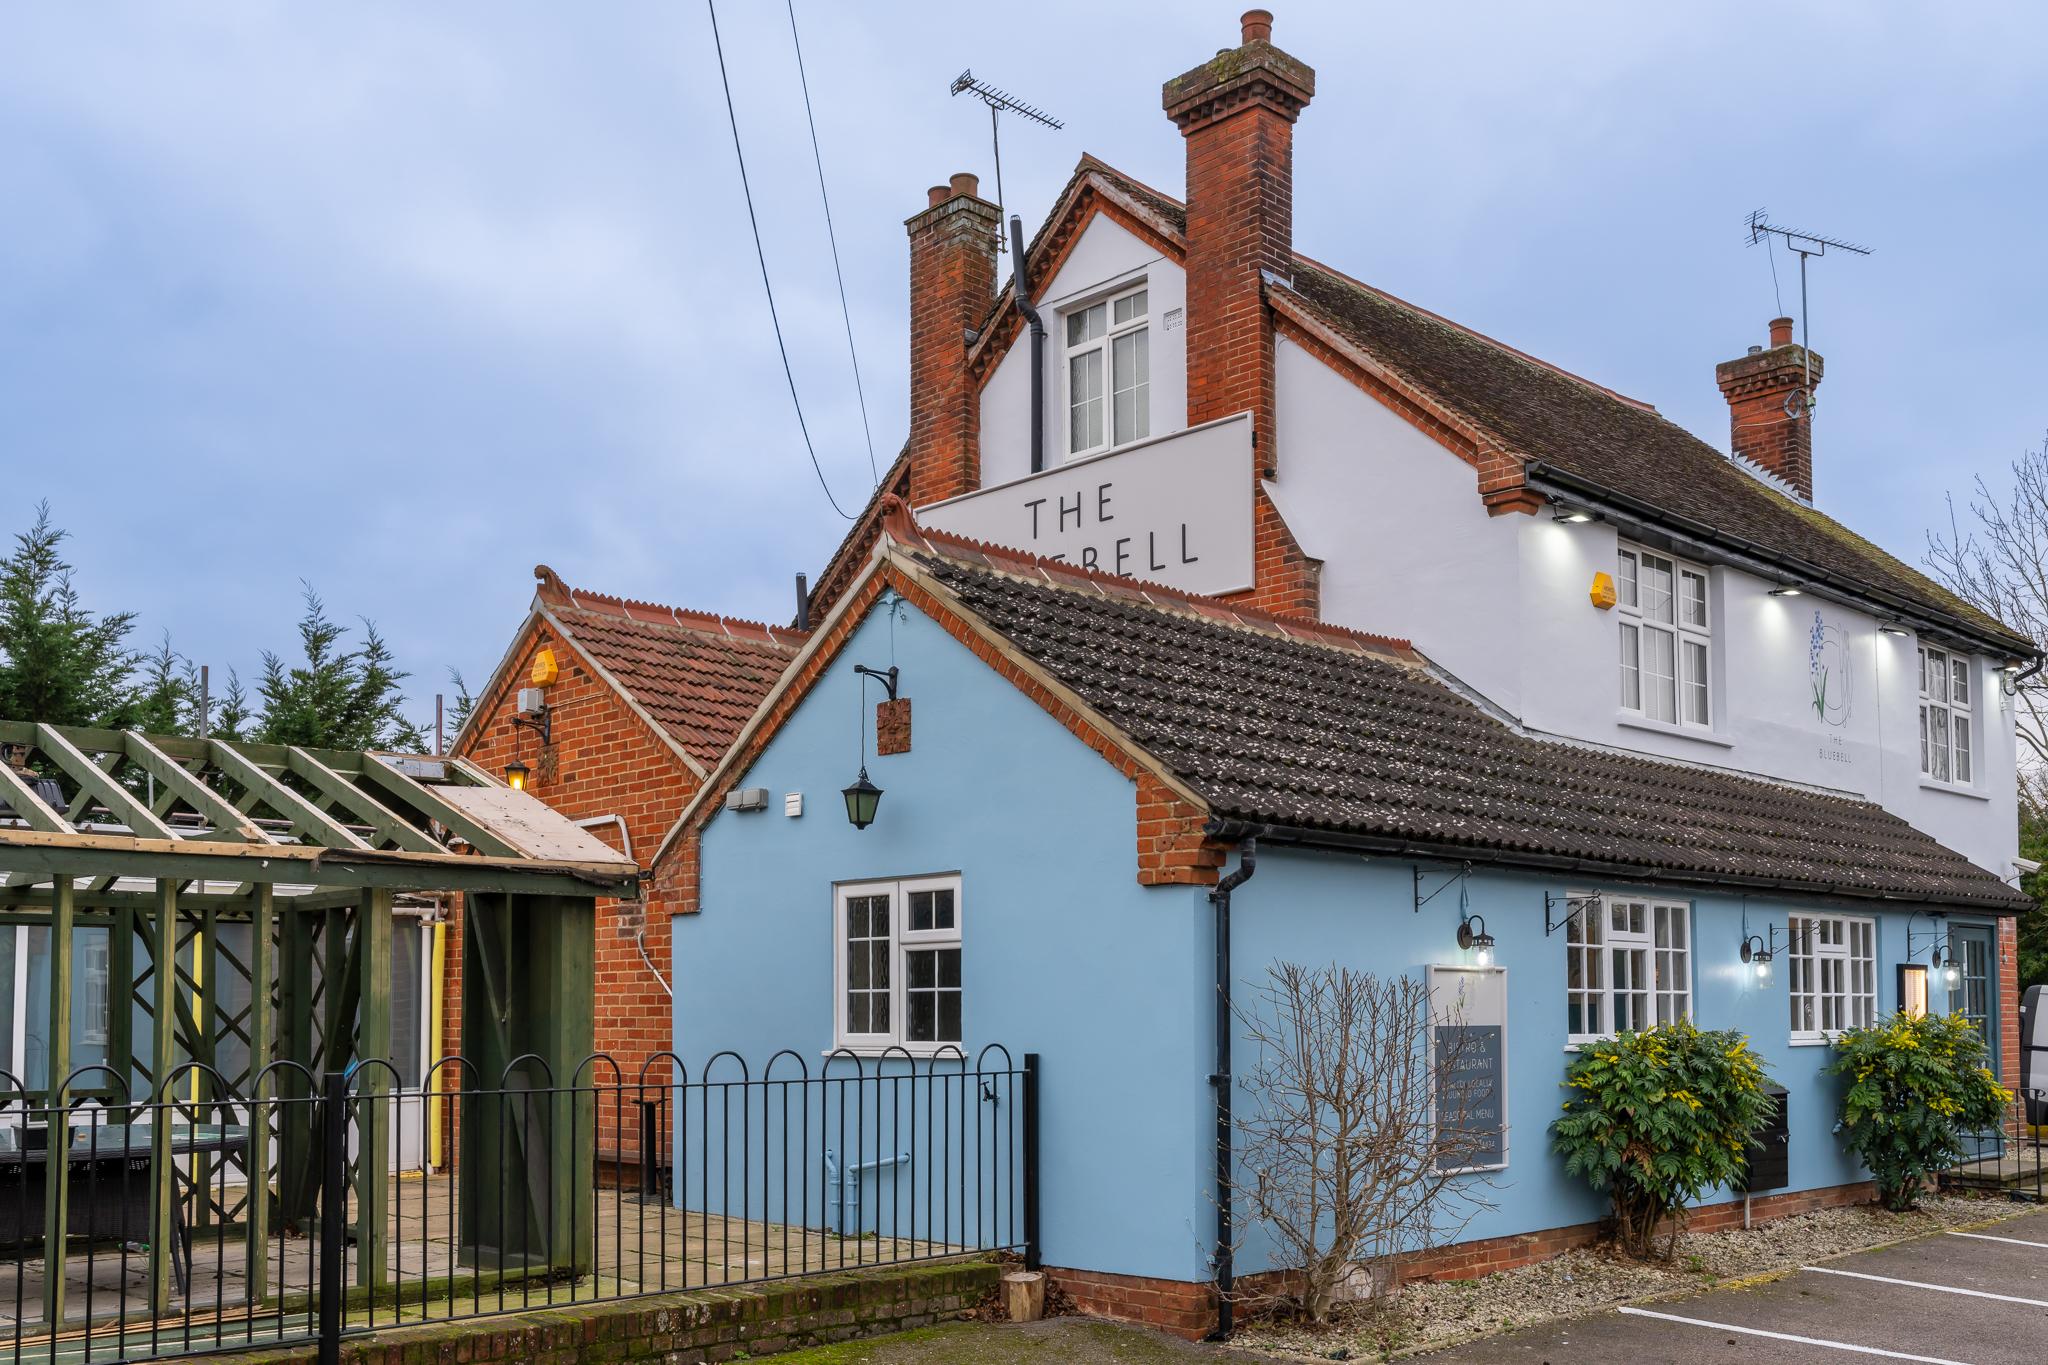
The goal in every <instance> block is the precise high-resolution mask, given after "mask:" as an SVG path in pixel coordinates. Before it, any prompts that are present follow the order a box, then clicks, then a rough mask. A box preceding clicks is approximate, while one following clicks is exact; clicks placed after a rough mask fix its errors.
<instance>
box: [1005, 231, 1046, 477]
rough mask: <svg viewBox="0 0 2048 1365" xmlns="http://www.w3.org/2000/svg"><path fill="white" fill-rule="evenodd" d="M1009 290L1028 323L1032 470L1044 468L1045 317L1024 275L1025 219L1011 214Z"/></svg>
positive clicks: (1018, 309)
mask: <svg viewBox="0 0 2048 1365" xmlns="http://www.w3.org/2000/svg"><path fill="white" fill-rule="evenodd" d="M1010 285H1011V288H1010V292H1011V293H1012V294H1015V295H1016V296H1017V311H1018V312H1020V313H1022V314H1023V315H1024V317H1025V320H1026V321H1028V322H1029V323H1030V324H1031V472H1032V473H1034V474H1036V473H1038V472H1039V471H1040V470H1042V469H1044V468H1045V319H1043V318H1041V317H1039V316H1038V310H1037V309H1036V308H1033V307H1032V306H1031V285H1030V282H1029V281H1028V280H1026V279H1025V278H1024V220H1023V219H1022V218H1020V217H1019V216H1017V215H1016V214H1014V213H1013V214H1011V215H1010Z"/></svg>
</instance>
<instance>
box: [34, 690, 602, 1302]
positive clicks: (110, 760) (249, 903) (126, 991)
mask: <svg viewBox="0 0 2048 1365" xmlns="http://www.w3.org/2000/svg"><path fill="white" fill-rule="evenodd" d="M448 892H456V893H461V895H462V896H463V898H464V902H463V903H464V912H463V913H464V935H463V940H464V941H463V949H462V951H463V981H464V983H465V986H464V990H463V992H462V1019H461V1027H462V1037H463V1041H464V1046H465V1051H466V1054H467V1057H466V1064H465V1065H463V1066H461V1067H459V1068H458V1067H450V1068H447V1069H446V1070H445V1072H444V1075H448V1076H449V1078H450V1081H451V1082H452V1083H451V1084H447V1085H445V1086H444V1088H451V1089H452V1088H457V1087H458V1086H459V1087H466V1088H467V1087H477V1086H482V1087H497V1086H499V1085H500V1084H501V1083H502V1084H506V1085H508V1086H513V1085H516V1086H519V1087H521V1088H530V1089H549V1088H552V1087H566V1086H570V1085H573V1084H575V1083H576V1082H577V1075H576V1072H577V1068H578V1067H579V1066H581V1065H582V1064H583V1062H584V1061H585V1060H586V1059H587V1058H588V1057H589V1055H590V1053H591V1050H592V1020H593V1014H594V1008H593V1005H594V1000H593V993H594V981H593V977H592V970H593V969H592V964H593V953H594V947H595V943H594V938H595V902H596V900H597V898H599V897H619V898H633V897H636V896H637V895H638V894H639V872H638V868H637V867H636V866H635V865H634V864H633V862H632V861H631V860H629V859H627V858H626V857H624V856H623V855H622V854H620V853H618V852H616V851H615V850H613V849H611V848H609V847H607V846H606V845H604V844H603V843H601V842H600V841H598V840H597V839H595V838H594V837H592V836H591V835H590V834H588V833H587V832H585V831H584V830H582V829H581V828H579V827H578V826H576V825H575V824H574V823H573V822H571V821H569V820H567V819H565V818H564V817H562V816H560V815H559V814H557V813H556V812H554V811H553V810H551V809H550V808H549V807H547V806H546V805H544V804H543V803H541V802H540V801H538V800H536V799H535V798H533V797H531V796H528V795H526V794H525V793H524V792H519V791H515V790H513V789H511V788H510V787H508V786H506V785H505V784H504V783H503V782H501V781H499V780H498V779H497V778H496V777H495V776H494V775H492V774H490V773H487V772H485V771H483V770H482V769H480V768H478V767H476V766H475V765H474V764H471V763H469V762H467V761H465V760H462V759H457V758H428V757H418V756H408V755H398V754H383V753H370V752H339V751H333V750H323V749H310V748H299V747H291V746H281V745H267V744H255V743H245V742H240V741H225V740H219V739H191V738H184V737H176V736H163V735H144V734H141V733H138V732H135V731H115V730H95V729H84V728H77V727H69V726H54V725H45V724H37V723H33V722H22V721H0V926H4V925H20V924H29V925H39V926H46V927H47V928H48V931H49V938H48V946H49V955H48V962H49V990H48V995H49V1011H48V1019H47V1020H46V1021H45V1022H46V1024H47V1029H48V1033H47V1037H48V1044H47V1047H48V1060H47V1064H46V1065H45V1067H44V1068H43V1069H44V1073H45V1078H46V1083H45V1084H43V1085H40V1086H37V1087H35V1088H34V1089H30V1088H29V1087H28V1086H26V1085H25V1084H23V1077H11V1078H9V1079H11V1080H13V1082H14V1085H13V1091H14V1093H11V1094H0V1104H4V1105H5V1107H6V1108H9V1109H24V1108H25V1109H26V1110H28V1111H29V1112H38V1111H40V1112H43V1113H55V1112H57V1111H62V1110H66V1109H67V1108H68V1107H69V1106H74V1105H78V1104H82V1103H90V1104H98V1105H100V1106H104V1107H105V1108H107V1109H109V1110H111V1111H113V1115H114V1118H115V1121H117V1122H122V1123H126V1122H127V1121H128V1115H129V1113H130V1112H131V1111H132V1110H133V1109H134V1108H135V1107H136V1106H142V1105H151V1104H156V1105H162V1104H166V1103H173V1102H175V1103H186V1102H190V1103H192V1104H194V1105H195V1106H197V1107H198V1108H199V1109H200V1110H201V1111H202V1112H203V1111H204V1110H206V1109H208V1108H211V1109H212V1111H213V1112H216V1113H218V1112H222V1107H223V1106H232V1107H233V1109H234V1111H235V1112H236V1113H239V1114H246V1116H247V1132H248V1134H249V1135H250V1137H249V1140H248V1141H247V1143H246V1164H247V1167H248V1170H247V1182H246V1189H247V1191H248V1192H249V1197H247V1198H246V1199H245V1200H244V1201H243V1204H242V1205H241V1206H240V1207H239V1208H237V1209H233V1210H219V1209H216V1210H214V1211H213V1214H212V1216H214V1217H217V1218H220V1219H222V1220H223V1221H241V1222H244V1223H245V1225H246V1242H247V1245H248V1247H249V1255H250V1266H249V1278H248V1283H249V1284H250V1285H251V1286H252V1287H254V1286H262V1285H265V1284H267V1283H268V1279H267V1277H266V1274H265V1265H264V1257H265V1255H266V1250H265V1247H266V1241H267V1239H268V1237H269V1236H270V1232H271V1230H272V1229H273V1228H274V1227H276V1226H282V1225H284V1223H285V1222H289V1223H292V1224H299V1223H302V1222H303V1221H304V1220H306V1219H308V1218H309V1217H310V1216H312V1214H313V1210H314V1199H315V1195H316V1191H317V1152H316V1150H315V1144H316V1141H317V1136H318V1135H317V1133H316V1132H314V1131H313V1128H312V1124H311V1118H310V1116H311V1112H312V1110H311V1106H310V1104H306V1103H300V1104H289V1103H281V1102H282V1101H289V1100H293V1099H300V1100H310V1098H311V1096H312V1094H313V1093H314V1092H313V1091H312V1089H311V1086H310V1080H311V1078H318V1077H321V1076H326V1075H331V1074H336V1073H341V1074H348V1073H351V1072H354V1073H355V1076H354V1086H355V1093H356V1094H357V1095H358V1096H360V1097H362V1099H363V1100H364V1101H365V1103H366V1104H374V1103H375V1100H376V1097H377V1096H378V1095H380V1094H384V1095H388V1094H389V1093H390V1090H391V1085H392V1078H393V1076H394V1074H395V1073H394V1072H393V1071H392V1070H391V1068H390V1067H389V1066H388V1065H387V1066H363V1063H365V1062H366V1061H369V1060H372V1059H381V1060H383V1061H385V1062H387V1063H388V1062H389V1061H390V1059H391V1044H392V1015H391V980H392V908H393V904H394V899H395V898H397V897H400V896H408V895H416V894H429V893H448ZM94 926H104V927H105V928H106V930H107V931H108V933H107V941H106V948H105V951H106V952H107V954H108V956H109V959H110V960H109V961H108V962H107V963H106V964H105V965H106V973H105V975H106V979H107V981H108V982H109V991H108V997H109V1000H110V1002H111V1003H110V1004H109V1005H108V1006H107V1007H106V1008H107V1015H106V1033H107V1041H106V1054H107V1056H106V1061H105V1063H104V1064H93V1065H90V1066H87V1067H85V1068H82V1069H77V1070H76V1071H75V1069H74V1067H75V1059H74V1056H73V1046H72V1035H73V1010H74V1005H75V1002H74V1000H73V998H72V995H73V992H72V979H73V975H74V967H73V964H74V939H75V938H76V936H77V933H78V930H80V929H81V928H87V927H94ZM230 940H232V942H230ZM93 942H94V944H95V946H97V943H98V937H97V936H96V935H95V936H94V938H93ZM238 949H239V951H238ZM231 979H238V980H239V985H240V989H232V990H231V989H224V988H223V985H222V983H224V982H226V981H229V980H231ZM202 982H203V983H205V986H206V988H205V989H200V984H201V983H202ZM437 985H438V983H437ZM231 1000H241V1001H245V1002H246V1004H244V1005H242V1006H241V1007H240V1008H229V1007H228V1006H227V1005H226V1004H224V1002H227V1001H231ZM25 1007H26V1002H25V1001H23V1000H17V1002H16V1009H17V1010H18V1011H19V1010H21V1009H24V1008H25ZM10 1024H11V1021H10ZM281 1062H288V1063H293V1064H295V1065H290V1066H278V1065H273V1064H274V1063H281ZM515 1062H516V1063H519V1066H518V1067H517V1068H515V1069H514V1071H513V1073H512V1074H513V1076H514V1077H515V1079H514V1080H510V1081H504V1082H501V1079H500V1078H501V1077H502V1076H504V1075H506V1073H507V1068H508V1067H513V1064H514V1063H515ZM455 1071H461V1072H464V1073H466V1075H465V1076H464V1077H462V1078H455V1077H453V1076H452V1073H453V1072H455ZM25 1074H26V1073H25V1070H24V1077H25ZM188 1077H189V1079H187V1078H188ZM173 1081H175V1086H176V1089H177V1090H178V1091H180V1092H181V1093H179V1094H176V1095H173V1094H171V1093H169V1092H170V1089H171V1088H172V1084H173ZM554 1104H555V1105H556V1106H557V1107H558V1108H561V1107H563V1106H566V1108H562V1112H561V1115H555V1116H551V1118H550V1120H549V1127H548V1129H547V1131H548V1132H560V1133H564V1134H568V1133H573V1132H574V1131H576V1130H575V1128H574V1127H573V1126H572V1125H573V1121H574V1115H575V1112H576V1110H575V1107H574V1101H573V1098H571V1097H567V1096H561V1095H557V1096H555V1097H554ZM153 1112H156V1113H159V1114H162V1113H168V1112H170V1111H168V1110H162V1109H159V1110H156V1111H153ZM563 1115H566V1120H564V1119H563V1117H562V1116H563ZM171 1126H172V1125H171V1124H170V1123H168V1122H159V1123H155V1124H153V1125H152V1131H151V1134H150V1141H151V1142H152V1143H153V1144H154V1148H153V1151H152V1154H151V1170H152V1171H153V1172H155V1173H156V1178H157V1179H158V1180H159V1181H163V1180H167V1179H168V1174H167V1173H168V1172H169V1171H170V1168H171V1164H172V1160H171V1158H172V1152H171V1146H170V1144H171V1142H172V1135H171V1132H170V1131H169V1130H170V1128H171ZM472 1128H474V1129H476V1130H479V1131H474V1132H472V1131H471V1130H472ZM389 1141H390V1137H389V1125H388V1124H385V1123H376V1124H365V1125H363V1127H362V1130H361V1147H360V1150H359V1152H358V1154H357V1159H356V1163H355V1165H356V1172H355V1180H356V1203H357V1217H358V1241H359V1245H360V1246H361V1248H362V1252H363V1254H362V1255H361V1257H360V1260H359V1276H358V1277H359V1279H363V1280H364V1281H365V1282H368V1283H375V1282H376V1281H377V1279H378V1277H379V1276H381V1275H382V1274H383V1272H384V1266H385V1263H386V1257H385V1255H384V1250H385V1248H384V1245H383V1243H382V1239H383V1238H385V1237H386V1236H388V1232H387V1223H388V1220H387V1218H386V1216H385V1215H386V1207H385V1205H386V1191H387V1185H386V1171H387V1167H388V1164H389V1156H388V1143H389ZM547 1145H548V1146H549V1147H551V1150H548V1151H544V1152H543V1151H539V1150H536V1141H535V1133H534V1132H533V1131H526V1132H521V1131H519V1130H516V1129H515V1130H512V1131H506V1130H504V1129H503V1128H502V1127H501V1126H500V1125H495V1124H483V1123H479V1124H475V1125H468V1124H465V1125H464V1127H463V1132H462V1151H461V1154H460V1167H459V1170H460V1179H461V1184H462V1187H463V1188H464V1189H465V1190H475V1189H484V1190H490V1189H493V1188H499V1187H501V1170H502V1171H509V1172H510V1178H509V1179H508V1180H505V1181H504V1182H503V1184H505V1185H509V1186H511V1187H513V1188H515V1189H517V1190H521V1191H524V1194H523V1196H522V1197H520V1198H519V1199H518V1200H517V1201H516V1206H515V1207H512V1208H507V1207H506V1206H505V1205H504V1203H503V1201H502V1200H500V1201H499V1206H498V1207H497V1208H496V1209H495V1210H493V1209H490V1208H489V1207H487V1206H488V1205H489V1203H490V1201H488V1200H484V1199H465V1200H463V1201H462V1202H463V1204H464V1206H465V1207H464V1215H463V1217H464V1223H465V1225H466V1226H465V1236H464V1240H465V1242H469V1243H472V1244H474V1245H498V1246H502V1245H504V1244H505V1242H506V1240H508V1239H510V1238H511V1237H513V1236H514V1235H517V1236H518V1237H519V1238H520V1245H522V1246H525V1245H539V1244H543V1243H544V1244H545V1245H547V1246H549V1247H551V1248H556V1249H558V1251H557V1253H556V1257H555V1258H556V1260H557V1261H558V1262H564V1263H572V1264H575V1265H581V1264H583V1263H585V1262H586V1258H587V1254H588V1252H587V1248H580V1247H576V1246H574V1245H573V1243H574V1242H576V1241H583V1240H587V1238H588V1234H589V1229H590V1228H591V1226H592V1223H591V1219H590V1216H589V1210H588V1208H587V1207H581V1206H582V1205H584V1204H586V1203H587V1201H588V1199H589V1196H590V1191H589V1189H588V1188H584V1189H583V1190H581V1191H580V1192H579V1191H577V1190H576V1189H575V1187H576V1185H577V1184H578V1183H579V1182H577V1181H575V1180H572V1179H570V1178H569V1175H568V1173H569V1171H570V1169H571V1168H570V1166H569V1164H568V1163H569V1162H570V1161H571V1160H572V1159H573V1158H572V1156H571V1153H570V1151H569V1150H568V1149H569V1148H570V1147H571V1146H572V1145H573V1144H572V1143H569V1142H562V1141H557V1142H554V1143H552V1144H547ZM180 1160H184V1158H182V1157H181V1158H180ZM193 1160H194V1161H199V1160H202V1158H198V1157H194V1158H193ZM46 1182H47V1183H46V1190H45V1207H44V1214H43V1223H42V1226H43V1227H44V1228H45V1229H64V1228H67V1227H69V1226H70V1225H71V1222H70V1218H69V1215H70V1212H71V1210H70V1208H69V1204H68V1199H69V1197H70V1192H69V1189H68V1187H69V1184H70V1181H69V1180H68V1178H67V1163H66V1162H65V1161H60V1160H52V1161H50V1162H49V1163H48V1167H47V1176H46ZM541 1183H545V1184H546V1185H547V1186H548V1187H549V1188H548V1189H547V1190H545V1191H543V1190H537V1189H535V1186H536V1184H541ZM582 1183H584V1184H585V1185H586V1186H587V1182H582ZM199 1188H200V1189H202V1190H203V1189H205V1188H206V1186H205V1184H204V1183H203V1181H202V1182H201V1183H200V1185H199ZM556 1193H560V1194H562V1195H564V1196H566V1197H552V1196H553V1195H554V1194H556ZM579 1193H580V1196H581V1198H580V1199H579V1198H578V1197H577V1196H578V1194H579ZM169 1206H170V1200H169V1198H168V1197H159V1198H157V1199H156V1200H155V1208H156V1210H157V1212H155V1213H153V1214H152V1218H153V1219H154V1226H152V1228H151V1236H150V1237H149V1239H148V1240H149V1242H150V1245H151V1247H152V1248H153V1249H158V1250H160V1249H161V1248H163V1247H164V1246H166V1245H168V1243H169V1241H170V1229H169V1227H168V1224H167V1222H166V1220H167V1219H168V1217H169V1214H168V1212H167V1210H168V1208H169ZM202 1212H203V1211H202ZM522 1217H523V1219H524V1221H525V1222H526V1223H527V1225H528V1226H527V1227H525V1228H519V1229H517V1230H516V1233H515V1230H513V1229H510V1228H509V1227H491V1226H486V1225H485V1223H484V1222H482V1221H475V1220H486V1221H488V1222H491V1223H495V1222H497V1221H498V1220H499V1219H501V1218H502V1219H504V1220H507V1221H508V1222H509V1220H512V1219H514V1218H522ZM542 1219H545V1220H548V1221H549V1222H550V1223H552V1224H553V1225H554V1226H551V1227H547V1228H545V1229H542V1228H539V1227H537V1226H536V1224H537V1223H538V1222H539V1220H542ZM279 1220H283V1221H282V1222H281V1221H279ZM529 1230H532V1231H535V1232H538V1233H539V1234H540V1235H539V1236H536V1237H534V1238H532V1239H531V1240H530V1241H529V1240H528V1239H527V1233H528V1231H529ZM44 1247H45V1263H46V1273H45V1276H44V1319H43V1320H44V1321H45V1322H48V1323H53V1324H54V1323H58V1322H61V1321H62V1320H63V1317H64V1281H65V1276H64V1274H63V1260H64V1255H65V1239H64V1237H63V1236H61V1235H55V1234H54V1233H52V1234H49V1235H46V1236H45V1238H44ZM150 1275H151V1281H152V1284H151V1300H152V1303H153V1304H154V1305H156V1306H157V1307H158V1308H159V1309H161V1307H162V1305H164V1304H165V1303H167V1302H168V1299H169V1294H170V1287H169V1276H170V1268H169V1266H168V1264H167V1263H166V1262H165V1258H164V1257H163V1256H162V1255H161V1254H156V1255H153V1256H152V1258H151V1267H150Z"/></svg>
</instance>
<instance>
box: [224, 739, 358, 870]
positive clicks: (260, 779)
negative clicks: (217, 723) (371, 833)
mask: <svg viewBox="0 0 2048 1365" xmlns="http://www.w3.org/2000/svg"><path fill="white" fill-rule="evenodd" d="M207 745H208V746H209V749H210V754H209V757H210V758H211V759H212V762H213V765H214V766H215V767H216V768H219V769H220V770H221V771H222V772H224V773H226V774H227V775H228V776H229V777H232V778H233V779H234V780H235V781H237V782H239V783H241V784H242V785H243V786H244V787H246V788H248V789H249V790H250V791H252V792H258V793H260V794H261V799H262V803H263V804H264V805H266V806H268V807H270V808H271V809H272V810H274V811H276V812H277V813H278V814H279V815H280V816H283V817H284V818H285V819H287V820H289V821H291V822H292V826H293V827H294V828H295V829H297V830H298V831H299V833H301V834H303V835H305V836H306V837H307V838H309V839H311V840H313V842H314V843H317V844H322V845H325V846H326V847H328V848H336V849H359V850H364V851H367V850H368V849H369V847H370V846H369V845H368V844H367V843H364V842H363V840H362V839H360V838H358V837H357V835H356V832H355V831H354V830H352V829H349V828H348V827H346V826H345V825H343V824H342V823H341V822H340V821H339V820H336V819H335V818H334V817H333V816H331V815H329V814H328V813H327V812H326V811H324V810H322V809H320V807H318V806H316V805H314V804H313V803H312V802H311V801H308V800H307V799H306V798H305V797H303V796H301V795H299V794H298V793H297V792H295V791H293V790H292V789H291V788H290V787H287V786H286V785H285V784H284V783H282V782H280V781H278V780H277V778H276V777H274V776H272V775H271V772H270V770H269V769H268V768H267V767H265V766H263V765H261V764H259V763H257V762H256V761H255V760H253V759H250V758H246V757H244V756H243V755H242V753H241V752H240V751H239V750H237V749H236V748H234V747H233V746H232V745H229V744H224V743H222V742H221V741H220V740H217V739H213V740H208V741H207ZM290 759H291V755H290V753H289V751H287V753H286V755H285V760H286V764H289V762H290ZM279 766H285V765H283V764H281V765H279Z"/></svg>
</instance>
